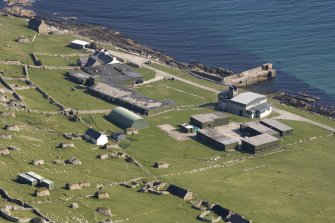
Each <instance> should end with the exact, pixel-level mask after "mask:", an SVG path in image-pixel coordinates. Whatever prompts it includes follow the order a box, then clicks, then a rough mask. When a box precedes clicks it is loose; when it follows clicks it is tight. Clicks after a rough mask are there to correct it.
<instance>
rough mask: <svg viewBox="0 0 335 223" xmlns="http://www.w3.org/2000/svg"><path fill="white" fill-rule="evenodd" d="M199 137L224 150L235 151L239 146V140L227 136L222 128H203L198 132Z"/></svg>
mask: <svg viewBox="0 0 335 223" xmlns="http://www.w3.org/2000/svg"><path fill="white" fill-rule="evenodd" d="M197 139H198V140H199V141H201V142H203V143H206V144H209V145H211V146H213V147H214V148H216V149H218V150H223V151H234V150H236V149H237V147H238V141H236V140H235V139H231V138H229V137H227V136H226V135H224V134H223V133H222V132H221V131H220V130H218V129H215V128H214V129H201V130H200V131H198V132H197Z"/></svg>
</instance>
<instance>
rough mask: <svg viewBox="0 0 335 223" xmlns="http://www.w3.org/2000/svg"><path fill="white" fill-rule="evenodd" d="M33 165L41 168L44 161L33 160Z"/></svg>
mask: <svg viewBox="0 0 335 223" xmlns="http://www.w3.org/2000/svg"><path fill="white" fill-rule="evenodd" d="M31 164H32V165H34V166H41V165H44V160H33V161H31Z"/></svg>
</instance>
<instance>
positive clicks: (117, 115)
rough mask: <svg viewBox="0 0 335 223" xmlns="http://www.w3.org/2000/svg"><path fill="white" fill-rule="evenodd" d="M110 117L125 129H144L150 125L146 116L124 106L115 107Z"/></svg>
mask: <svg viewBox="0 0 335 223" xmlns="http://www.w3.org/2000/svg"><path fill="white" fill-rule="evenodd" d="M109 119H110V120H111V121H112V122H113V123H115V124H116V125H117V126H119V127H121V128H123V129H128V128H134V129H144V128H146V127H148V123H147V121H145V119H144V118H142V117H141V116H139V115H137V114H135V113H134V112H132V111H129V110H128V109H125V108H123V107H116V108H114V109H113V110H112V112H111V113H110V115H109Z"/></svg>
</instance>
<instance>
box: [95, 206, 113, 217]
mask: <svg viewBox="0 0 335 223" xmlns="http://www.w3.org/2000/svg"><path fill="white" fill-rule="evenodd" d="M96 212H98V213H99V214H102V215H106V216H112V212H111V210H110V209H109V208H106V207H98V208H97V209H96Z"/></svg>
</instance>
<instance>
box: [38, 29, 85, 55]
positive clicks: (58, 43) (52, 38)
mask: <svg viewBox="0 0 335 223" xmlns="http://www.w3.org/2000/svg"><path fill="white" fill-rule="evenodd" d="M75 39H76V38H75V37H74V36H71V35H65V34H64V35H40V36H38V37H37V38H36V40H35V45H34V50H33V52H37V53H46V52H49V53H52V54H65V55H66V54H73V53H84V52H85V51H82V52H81V51H78V50H76V49H72V48H70V47H69V45H70V43H71V42H72V41H73V40H75Z"/></svg>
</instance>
